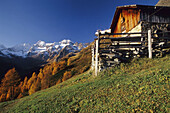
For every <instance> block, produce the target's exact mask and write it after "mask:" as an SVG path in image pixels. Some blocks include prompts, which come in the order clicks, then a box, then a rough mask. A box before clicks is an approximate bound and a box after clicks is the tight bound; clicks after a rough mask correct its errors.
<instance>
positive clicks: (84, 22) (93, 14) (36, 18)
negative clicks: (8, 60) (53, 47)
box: [0, 0, 158, 47]
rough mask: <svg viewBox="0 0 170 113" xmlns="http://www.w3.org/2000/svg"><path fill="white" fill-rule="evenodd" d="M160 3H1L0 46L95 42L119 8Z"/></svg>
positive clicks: (46, 0)
mask: <svg viewBox="0 0 170 113" xmlns="http://www.w3.org/2000/svg"><path fill="white" fill-rule="evenodd" d="M157 2H158V0H0V44H3V45H5V46H7V47H11V46H14V45H16V44H21V43H36V42H37V41H38V40H43V41H45V42H54V41H55V42H58V41H61V40H63V39H70V40H72V41H74V42H76V41H77V42H83V43H85V42H92V41H93V40H94V38H95V36H94V33H95V31H96V30H97V29H101V30H104V29H108V28H109V27H110V24H111V21H112V18H113V16H114V12H115V9H116V7H117V6H121V5H130V4H140V5H155V4H156V3H157Z"/></svg>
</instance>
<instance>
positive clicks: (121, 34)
mask: <svg viewBox="0 0 170 113" xmlns="http://www.w3.org/2000/svg"><path fill="white" fill-rule="evenodd" d="M132 34H147V33H145V32H135V33H105V34H101V35H100V36H105V35H132Z"/></svg>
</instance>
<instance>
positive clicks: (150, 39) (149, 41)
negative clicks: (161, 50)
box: [148, 30, 152, 59]
mask: <svg viewBox="0 0 170 113" xmlns="http://www.w3.org/2000/svg"><path fill="white" fill-rule="evenodd" d="M148 52H149V58H151V59H152V37H151V30H148Z"/></svg>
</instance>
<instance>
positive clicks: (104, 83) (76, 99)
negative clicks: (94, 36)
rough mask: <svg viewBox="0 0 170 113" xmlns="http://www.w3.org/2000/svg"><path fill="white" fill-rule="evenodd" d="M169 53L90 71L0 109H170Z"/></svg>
mask: <svg viewBox="0 0 170 113" xmlns="http://www.w3.org/2000/svg"><path fill="white" fill-rule="evenodd" d="M169 79H170V56H166V57H164V58H155V59H148V58H141V59H134V60H133V61H132V62H131V63H129V64H121V65H120V66H118V67H115V68H111V69H107V70H104V71H103V72H101V73H100V74H99V76H98V77H94V76H93V75H92V72H91V71H88V72H86V73H84V74H81V75H78V76H74V77H73V78H71V79H69V80H67V81H65V82H63V83H61V84H58V85H56V86H53V87H51V88H48V89H45V90H42V91H39V92H36V93H34V94H33V95H31V96H27V97H24V98H21V99H17V100H13V101H9V102H3V103H0V112H46V113H49V112H59V113H62V112H84V113H87V112H146V113H148V112H150V113H152V112H162V113H166V112H169V111H170V103H169V95H170V90H169V86H170V84H169V81H170V80H169Z"/></svg>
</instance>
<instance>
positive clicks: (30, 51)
mask: <svg viewBox="0 0 170 113" xmlns="http://www.w3.org/2000/svg"><path fill="white" fill-rule="evenodd" d="M87 45H89V44H88V43H77V42H75V43H74V42H72V41H71V40H66V39H64V40H62V41H60V42H53V43H46V42H45V41H42V40H39V41H38V42H36V43H35V44H29V43H24V44H19V45H15V46H13V47H10V48H6V47H5V46H4V45H2V44H1V45H0V52H1V53H0V56H5V57H12V56H20V57H23V58H26V57H34V58H35V57H40V56H42V59H43V58H45V59H43V60H47V59H48V58H49V57H50V56H51V54H54V55H53V56H55V55H56V54H58V53H59V51H61V50H62V49H63V48H65V47H66V46H69V47H70V51H69V52H74V51H80V50H81V49H82V48H84V47H86V46H87ZM67 49H68V47H67Z"/></svg>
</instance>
